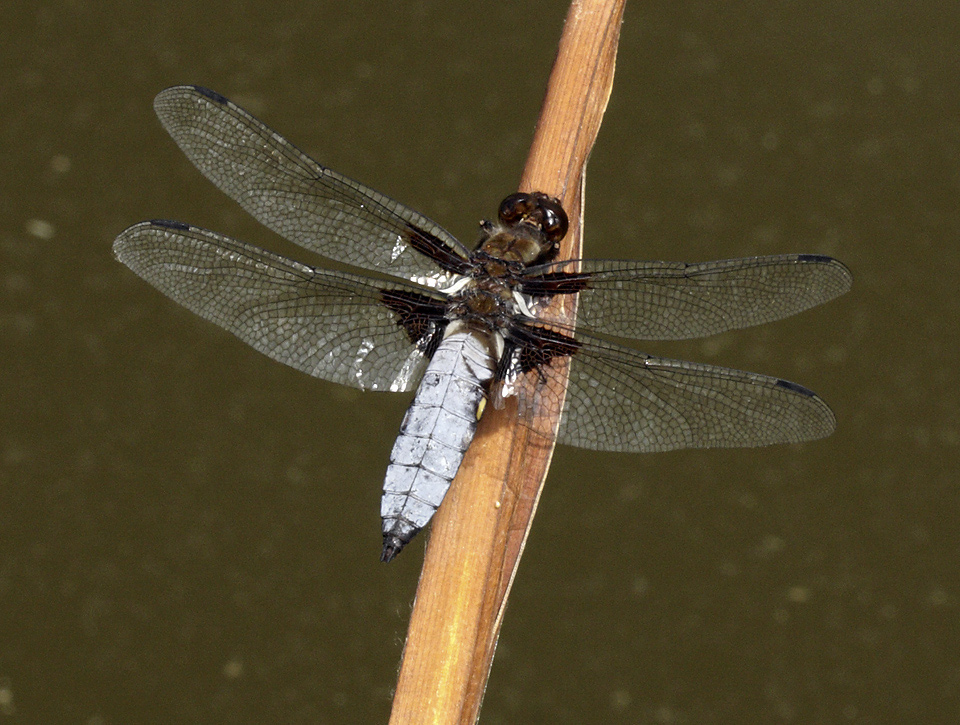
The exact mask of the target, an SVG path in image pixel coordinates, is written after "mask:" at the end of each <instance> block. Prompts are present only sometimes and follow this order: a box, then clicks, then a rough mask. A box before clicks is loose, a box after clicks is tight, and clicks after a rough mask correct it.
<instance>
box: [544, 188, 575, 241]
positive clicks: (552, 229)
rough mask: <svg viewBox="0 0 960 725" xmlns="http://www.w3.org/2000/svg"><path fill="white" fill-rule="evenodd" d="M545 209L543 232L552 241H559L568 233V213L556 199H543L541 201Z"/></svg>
mask: <svg viewBox="0 0 960 725" xmlns="http://www.w3.org/2000/svg"><path fill="white" fill-rule="evenodd" d="M540 208H541V209H542V210H543V225H542V228H543V233H544V236H546V238H547V239H548V240H549V241H551V242H559V241H560V240H561V239H563V238H564V237H565V236H566V235H567V227H568V226H569V222H568V221H567V213H566V212H565V211H564V210H563V207H562V206H560V202H558V201H556V200H555V199H549V198H548V199H543V200H541V202H540Z"/></svg>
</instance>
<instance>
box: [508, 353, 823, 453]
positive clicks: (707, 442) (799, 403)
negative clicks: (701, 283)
mask: <svg viewBox="0 0 960 725" xmlns="http://www.w3.org/2000/svg"><path fill="white" fill-rule="evenodd" d="M576 339H577V342H578V343H580V345H581V347H580V348H579V349H578V350H577V351H576V352H575V353H574V354H573V356H572V360H571V364H570V382H569V386H568V389H567V396H566V400H565V403H564V406H563V415H562V418H561V420H560V432H559V435H558V438H557V442H558V443H563V444H565V445H570V446H577V447H578V448H589V449H593V450H600V451H623V452H633V453H649V452H653V451H669V450H674V449H678V448H728V447H751V446H766V445H772V444H775V443H798V442H800V441H808V440H814V439H817V438H823V437H824V436H827V435H830V433H832V432H833V430H834V428H835V427H836V419H835V418H834V415H833V412H832V411H831V410H830V408H829V407H828V406H827V404H826V403H824V402H823V400H821V399H820V398H819V397H817V395H816V394H814V393H813V392H812V391H810V390H807V389H806V388H804V387H803V386H800V385H797V384H796V383H791V382H788V381H786V380H781V379H779V378H773V377H768V376H766V375H757V374H755V373H748V372H742V371H740V370H731V369H729V368H721V367H716V366H713V365H700V364H697V363H691V362H684V361H682V360H668V359H666V358H658V357H652V356H650V355H646V354H644V353H641V352H638V351H636V350H632V349H630V348H626V347H621V346H619V345H614V344H611V343H608V342H606V341H603V340H599V339H597V338H592V337H589V336H585V335H579V334H578V335H577V336H576ZM530 375H532V376H536V375H537V373H536V372H532V373H530ZM529 382H530V381H529V379H528V383H529ZM537 387H539V388H540V390H538V391H537V392H535V393H534V394H533V395H532V396H527V399H526V400H524V394H521V411H523V413H522V415H524V416H525V417H528V416H529V418H530V425H531V427H534V428H535V429H536V428H537V426H538V423H537V421H536V415H535V414H536V407H538V406H539V405H541V404H542V402H541V401H539V400H538V397H537V396H538V395H539V394H542V392H543V386H538V385H537V383H535V382H534V383H533V388H534V389H536V388H537ZM538 432H541V431H539V430H538Z"/></svg>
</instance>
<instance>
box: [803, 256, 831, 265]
mask: <svg viewBox="0 0 960 725" xmlns="http://www.w3.org/2000/svg"><path fill="white" fill-rule="evenodd" d="M797 261H798V262H804V263H813V264H829V263H830V262H834V261H836V260H834V258H833V257H829V256H827V255H826V254H798V255H797Z"/></svg>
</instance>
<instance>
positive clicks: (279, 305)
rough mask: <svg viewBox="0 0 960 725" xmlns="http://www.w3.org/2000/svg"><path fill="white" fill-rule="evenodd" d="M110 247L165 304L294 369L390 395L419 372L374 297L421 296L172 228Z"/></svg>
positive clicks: (160, 227)
mask: <svg viewBox="0 0 960 725" xmlns="http://www.w3.org/2000/svg"><path fill="white" fill-rule="evenodd" d="M113 249H114V253H115V254H116V256H117V258H118V259H119V260H120V261H121V262H123V263H124V264H125V265H127V266H128V267H129V268H130V269H131V270H133V271H134V272H135V273H136V274H138V275H139V276H140V277H142V278H143V279H144V280H146V281H147V282H149V283H150V284H152V285H153V286H154V287H156V288H157V289H159V290H160V291H161V292H163V293H164V294H165V295H167V296H168V297H170V298H171V299H173V300H175V301H176V302H179V303H180V304H181V305H183V306H184V307H186V308H187V309H189V310H191V311H192V312H195V313H196V314H198V315H200V316H201V317H204V318H206V319H207V320H210V321H211V322H214V323H216V324H217V325H219V326H220V327H222V328H223V329H225V330H228V331H230V332H232V333H233V334H234V335H236V336H237V337H239V338H240V339H241V340H243V341H244V342H246V343H247V344H249V345H251V346H252V347H253V348H255V349H256V350H259V351H260V352H262V353H263V354H265V355H268V356H269V357H271V358H273V359H274V360H278V361H280V362H282V363H285V364H286V365H289V366H291V367H293V368H296V369H297V370H302V371H303V372H305V373H309V374H310V375H313V376H315V377H318V378H322V379H324V380H329V381H331V382H335V383H341V384H343V385H349V386H352V387H355V388H361V389H370V390H391V391H402V390H410V389H412V388H414V387H415V386H416V383H417V381H418V380H419V378H420V375H421V373H422V371H423V366H424V365H425V363H426V356H425V355H424V353H423V350H422V348H421V347H418V346H417V345H415V344H414V342H413V341H412V340H411V337H410V334H409V331H408V328H405V327H404V326H403V325H402V324H401V320H400V319H399V317H398V315H397V313H396V312H395V311H393V310H391V309H390V307H389V306H388V305H386V304H384V302H383V295H384V287H386V288H387V289H388V290H394V291H399V292H401V293H404V294H407V295H410V296H417V299H426V298H425V297H424V290H418V289H416V288H413V287H410V286H406V285H397V284H389V285H376V284H373V280H368V279H365V278H363V277H357V276H355V275H351V274H345V273H342V272H331V271H327V270H318V269H314V268H312V267H309V266H307V265H304V264H300V263H298V262H294V261H292V260H289V259H285V258H283V257H281V256H279V255H276V254H271V253H270V252H266V251H264V250H262V249H258V248H257V247H254V246H251V245H249V244H244V243H243V242H239V241H237V240H235V239H231V238H229V237H225V236H223V235H220V234H216V233H214V232H211V231H207V230H205V229H199V228H197V227H192V226H189V225H186V224H181V223H179V222H159V221H155V222H141V223H140V224H136V225H134V226H132V227H130V228H128V229H126V230H125V231H124V232H122V233H121V234H120V236H118V237H117V239H116V241H115V242H114V244H113ZM441 304H442V303H441V301H440V300H437V309H438V310H439V309H440V308H441ZM394 306H396V304H394ZM424 327H425V326H424Z"/></svg>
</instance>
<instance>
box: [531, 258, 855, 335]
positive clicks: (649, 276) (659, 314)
mask: <svg viewBox="0 0 960 725" xmlns="http://www.w3.org/2000/svg"><path fill="white" fill-rule="evenodd" d="M574 264H576V262H562V263H559V264H551V265H545V266H543V267H540V268H538V269H535V270H531V271H530V272H529V274H530V278H529V280H525V281H524V283H523V288H524V290H525V291H533V292H534V293H535V292H536V290H537V289H538V288H541V289H545V290H550V289H556V287H557V286H558V285H561V286H562V285H567V286H568V288H569V287H570V286H573V287H577V288H582V289H581V291H580V302H579V307H578V312H577V325H578V327H584V328H588V329H591V330H594V331H596V332H602V333H605V334H610V335H616V336H618V337H630V338H634V339H637V340H682V339H689V338H696V337H705V336H707V335H713V334H716V333H718V332H724V331H726V330H736V329H739V328H742V327H749V326H751V325H759V324H762V323H765V322H772V321H773V320H779V319H781V318H784V317H789V316H790V315H795V314H797V313H798V312H802V311H803V310H806V309H809V308H810V307H815V306H816V305H819V304H823V303H824V302H827V301H829V300H832V299H833V298H834V297H837V296H839V295H842V294H843V293H844V292H846V291H847V290H849V289H850V285H851V282H852V276H851V274H850V270H848V269H847V268H846V267H845V266H844V265H843V264H842V263H841V262H838V261H837V260H836V259H833V258H831V257H827V256H824V255H819V254H789V255H779V256H768V257H747V258H744V259H728V260H723V261H719V262H703V263H700V264H684V263H682V262H630V261H615V260H581V261H580V265H581V270H580V272H579V273H578V272H573V271H571V272H570V274H566V273H564V270H565V269H571V270H573V269H574V267H573V265H574ZM558 272H559V273H561V274H560V275H556V273H558Z"/></svg>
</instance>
